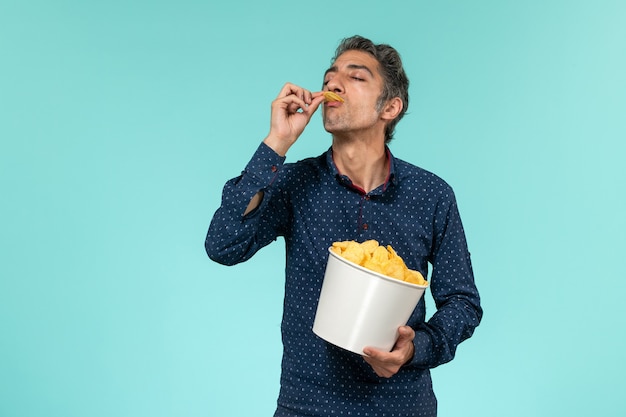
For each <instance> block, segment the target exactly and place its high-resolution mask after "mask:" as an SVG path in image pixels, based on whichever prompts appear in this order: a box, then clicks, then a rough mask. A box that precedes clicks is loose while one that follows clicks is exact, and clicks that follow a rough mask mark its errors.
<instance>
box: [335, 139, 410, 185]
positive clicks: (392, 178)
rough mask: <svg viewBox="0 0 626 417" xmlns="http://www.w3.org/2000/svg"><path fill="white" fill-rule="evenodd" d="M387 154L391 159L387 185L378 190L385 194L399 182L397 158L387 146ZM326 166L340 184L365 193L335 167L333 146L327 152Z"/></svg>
mask: <svg viewBox="0 0 626 417" xmlns="http://www.w3.org/2000/svg"><path fill="white" fill-rule="evenodd" d="M385 152H387V158H388V159H389V172H388V173H387V179H386V180H385V183H384V184H383V185H382V186H381V187H379V188H377V190H379V189H381V192H385V191H386V190H387V188H389V185H397V181H398V180H397V175H396V163H395V160H396V158H395V157H394V156H393V154H392V153H391V151H390V150H389V147H388V146H385ZM326 164H327V165H328V169H329V170H330V173H331V174H332V176H333V177H335V178H336V179H337V181H338V182H339V183H340V184H342V185H345V186H349V187H351V188H354V189H357V191H361V192H363V190H361V189H359V188H358V187H356V186H355V185H353V184H352V180H350V178H348V176H347V175H343V174H342V173H341V172H339V169H337V165H335V161H334V160H333V148H332V146H331V147H330V148H329V149H328V151H327V152H326ZM374 191H376V190H374ZM374 191H372V192H374Z"/></svg>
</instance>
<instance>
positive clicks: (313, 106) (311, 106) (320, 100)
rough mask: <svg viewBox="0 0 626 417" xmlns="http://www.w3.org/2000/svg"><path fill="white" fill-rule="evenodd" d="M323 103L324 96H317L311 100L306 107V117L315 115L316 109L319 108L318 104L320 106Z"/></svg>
mask: <svg viewBox="0 0 626 417" xmlns="http://www.w3.org/2000/svg"><path fill="white" fill-rule="evenodd" d="M323 102H324V96H317V97H314V98H312V99H311V102H310V103H309V105H308V106H307V107H306V110H305V112H306V113H307V114H308V115H313V113H315V112H316V111H317V109H318V108H319V106H320V104H322V103H323Z"/></svg>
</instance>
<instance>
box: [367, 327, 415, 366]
mask: <svg viewBox="0 0 626 417" xmlns="http://www.w3.org/2000/svg"><path fill="white" fill-rule="evenodd" d="M398 333H399V336H398V340H397V341H396V344H395V345H394V347H393V350H392V351H391V352H385V351H383V350H379V349H375V348H372V347H366V348H364V349H363V353H364V354H365V355H366V356H363V359H365V362H367V363H369V364H370V366H371V367H372V369H373V370H374V372H376V375H378V376H380V377H384V378H391V377H392V376H394V375H395V374H396V373H398V371H399V370H400V368H401V367H402V365H404V364H405V363H407V362H408V361H410V360H411V359H412V358H413V354H414V353H415V347H414V346H413V339H414V338H415V331H414V330H413V329H412V328H411V327H409V326H402V327H400V328H398Z"/></svg>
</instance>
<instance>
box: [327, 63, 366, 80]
mask: <svg viewBox="0 0 626 417" xmlns="http://www.w3.org/2000/svg"><path fill="white" fill-rule="evenodd" d="M348 69H361V70H365V71H366V72H368V73H369V74H370V75H371V76H372V77H374V73H373V72H372V70H371V69H369V67H367V66H365V65H358V64H348ZM337 71H339V68H337V66H336V65H333V66H332V67H330V68H328V69H327V70H326V72H325V73H324V77H326V75H328V73H329V72H337Z"/></svg>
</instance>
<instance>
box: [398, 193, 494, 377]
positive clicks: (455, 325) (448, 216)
mask: <svg viewBox="0 0 626 417" xmlns="http://www.w3.org/2000/svg"><path fill="white" fill-rule="evenodd" d="M434 227H435V238H434V242H433V247H432V252H431V256H430V262H431V263H432V265H433V273H432V275H431V282H430V291H431V293H432V295H433V299H434V301H435V306H436V308H437V311H436V312H435V314H433V316H432V317H431V318H430V320H428V322H426V323H421V324H419V325H418V326H417V328H416V329H415V339H414V341H413V342H414V345H415V354H414V356H413V359H412V360H411V362H410V363H409V364H408V365H410V366H411V365H412V366H417V367H420V368H434V367H436V366H438V365H441V364H443V363H446V362H449V361H451V360H452V359H453V358H454V355H455V352H456V348H457V346H458V345H459V344H460V343H461V342H462V341H464V340H465V339H467V338H469V337H470V336H471V335H472V334H473V332H474V329H475V328H476V327H477V326H478V324H479V323H480V320H481V319H482V315H483V310H482V308H481V306H480V296H479V294H478V289H477V288H476V285H475V282H474V274H473V270H472V264H471V260H470V253H469V251H468V248H467V242H466V238H465V232H464V230H463V225H462V223H461V218H460V215H459V212H458V208H457V204H456V200H455V199H454V197H452V200H451V202H450V203H449V204H447V205H440V208H439V209H438V210H437V213H436V215H435V219H434Z"/></svg>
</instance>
